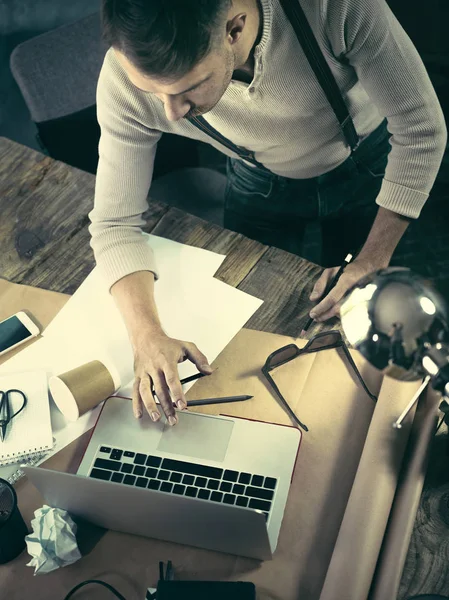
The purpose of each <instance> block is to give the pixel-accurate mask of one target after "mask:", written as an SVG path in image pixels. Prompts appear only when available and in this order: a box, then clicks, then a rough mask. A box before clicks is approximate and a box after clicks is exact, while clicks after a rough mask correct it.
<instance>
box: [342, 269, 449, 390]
mask: <svg viewBox="0 0 449 600" xmlns="http://www.w3.org/2000/svg"><path fill="white" fill-rule="evenodd" d="M447 314H448V310H447V306H446V303H445V301H444V300H443V298H442V297H441V296H440V295H439V294H438V293H437V292H436V291H435V290H434V289H433V288H432V286H431V284H430V283H429V282H428V281H426V280H425V279H424V278H422V277H421V276H419V275H417V274H416V273H413V272H412V271H410V269H406V268H402V267H389V268H388V269H381V270H380V271H376V272H374V273H372V274H371V275H368V276H367V277H364V278H362V279H361V280H360V281H358V282H357V283H356V284H355V285H354V286H353V287H352V288H351V289H350V290H349V291H348V292H347V293H346V295H345V297H344V299H343V303H342V306H341V310H340V316H341V323H342V327H343V330H344V332H345V335H346V337H347V339H348V341H349V343H350V344H351V346H352V347H354V348H357V349H358V350H359V351H360V352H361V354H363V356H364V357H365V358H366V359H367V360H368V362H370V363H371V364H372V365H373V366H374V367H376V368H378V369H380V370H382V371H384V372H386V373H388V374H389V375H391V376H392V377H394V378H396V379H404V380H415V379H419V378H420V377H422V376H423V374H424V371H423V368H422V356H423V353H424V351H425V348H426V347H428V346H429V345H432V346H433V345H435V344H438V343H442V344H445V343H447V342H448V326H447V322H448V320H447Z"/></svg>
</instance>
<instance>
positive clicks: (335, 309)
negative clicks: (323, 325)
mask: <svg viewBox="0 0 449 600" xmlns="http://www.w3.org/2000/svg"><path fill="white" fill-rule="evenodd" d="M346 290H347V286H346V285H345V280H344V279H343V277H342V278H341V279H340V281H339V282H338V283H337V285H336V286H335V287H334V288H333V289H332V290H331V291H330V292H329V294H327V296H326V297H325V298H324V299H323V300H321V302H320V303H319V304H317V305H316V306H315V307H314V308H312V310H311V311H310V316H311V317H312V319H314V320H315V321H317V322H318V323H320V322H321V321H326V320H327V319H330V318H331V317H334V316H336V315H338V314H339V311H340V306H339V302H340V300H341V299H342V298H343V296H344V293H345V292H346Z"/></svg>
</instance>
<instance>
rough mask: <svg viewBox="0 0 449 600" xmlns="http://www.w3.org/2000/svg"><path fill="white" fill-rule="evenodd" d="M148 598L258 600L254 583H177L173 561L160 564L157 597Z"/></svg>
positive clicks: (168, 599)
mask: <svg viewBox="0 0 449 600" xmlns="http://www.w3.org/2000/svg"><path fill="white" fill-rule="evenodd" d="M147 598H156V599H157V600H211V599H212V598H213V600H231V599H232V600H256V587H255V585H254V583H249V582H244V581H175V572H174V569H173V565H172V562H171V560H169V561H168V563H167V568H166V570H165V573H164V563H162V562H160V563H159V582H158V584H157V591H156V595H155V596H154V595H152V596H150V595H148V594H147Z"/></svg>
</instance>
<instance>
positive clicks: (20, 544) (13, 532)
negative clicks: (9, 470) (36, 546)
mask: <svg viewBox="0 0 449 600" xmlns="http://www.w3.org/2000/svg"><path fill="white" fill-rule="evenodd" d="M26 535H28V529H27V526H26V525H25V522H24V520H23V518H22V515H21V514H20V510H19V507H18V506H17V495H16V492H15V490H14V488H13V487H12V486H11V485H10V484H9V483H8V482H7V481H5V480H4V479H0V564H5V563H7V562H9V561H10V560H13V558H16V556H19V554H20V553H21V552H22V551H23V550H24V549H25V546H26V542H25V536H26Z"/></svg>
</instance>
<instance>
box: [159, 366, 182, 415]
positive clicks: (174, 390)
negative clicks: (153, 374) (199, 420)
mask: <svg viewBox="0 0 449 600" xmlns="http://www.w3.org/2000/svg"><path fill="white" fill-rule="evenodd" d="M164 376H165V381H166V383H167V386H168V389H169V391H170V394H171V397H172V400H173V402H174V403H175V404H176V406H177V407H178V408H179V410H183V409H184V408H187V401H186V399H185V396H184V392H183V391H182V385H181V382H180V381H179V375H178V370H177V369H176V368H173V367H167V369H166V370H165V372H164Z"/></svg>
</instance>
